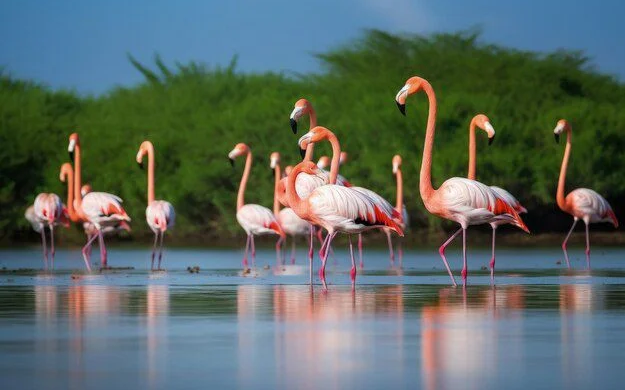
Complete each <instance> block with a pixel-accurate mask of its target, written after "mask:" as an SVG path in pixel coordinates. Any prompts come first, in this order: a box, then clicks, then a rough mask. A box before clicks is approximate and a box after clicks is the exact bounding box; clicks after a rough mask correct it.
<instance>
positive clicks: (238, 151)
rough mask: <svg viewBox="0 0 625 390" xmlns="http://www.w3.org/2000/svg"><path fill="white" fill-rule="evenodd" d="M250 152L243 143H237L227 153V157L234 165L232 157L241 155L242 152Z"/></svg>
mask: <svg viewBox="0 0 625 390" xmlns="http://www.w3.org/2000/svg"><path fill="white" fill-rule="evenodd" d="M249 152H250V148H249V147H248V146H247V145H246V144H244V143H238V144H236V145H235V146H234V149H232V150H231V151H230V153H228V158H229V159H230V164H231V165H232V166H233V167H234V159H235V158H237V157H239V156H242V155H244V154H248V153H249Z"/></svg>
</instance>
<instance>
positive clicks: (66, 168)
mask: <svg viewBox="0 0 625 390" xmlns="http://www.w3.org/2000/svg"><path fill="white" fill-rule="evenodd" d="M73 171H74V168H72V164H70V163H64V164H63V165H61V172H60V174H59V180H61V181H62V182H63V183H65V180H66V178H67V177H68V176H69V175H70V174H71V173H72V172H73Z"/></svg>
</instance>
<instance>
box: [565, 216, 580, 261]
mask: <svg viewBox="0 0 625 390" xmlns="http://www.w3.org/2000/svg"><path fill="white" fill-rule="evenodd" d="M575 225H577V218H574V219H573V226H571V230H569V234H567V235H566V238H565V239H564V242H563V243H562V250H563V251H564V259H565V260H566V267H567V268H569V269H570V268H571V263H569V254H568V253H567V250H566V243H567V242H568V241H569V237H570V236H571V233H573V229H575Z"/></svg>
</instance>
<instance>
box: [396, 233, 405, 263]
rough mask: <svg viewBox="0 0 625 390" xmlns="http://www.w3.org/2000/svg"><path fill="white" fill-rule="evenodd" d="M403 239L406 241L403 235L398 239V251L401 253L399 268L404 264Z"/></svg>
mask: <svg viewBox="0 0 625 390" xmlns="http://www.w3.org/2000/svg"><path fill="white" fill-rule="evenodd" d="M402 241H404V238H403V237H399V239H398V240H397V253H398V254H399V268H403V266H404V250H403V249H402Z"/></svg>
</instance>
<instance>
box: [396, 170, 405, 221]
mask: <svg viewBox="0 0 625 390" xmlns="http://www.w3.org/2000/svg"><path fill="white" fill-rule="evenodd" d="M395 177H396V180H397V201H396V203H395V210H397V211H398V212H399V213H401V212H402V209H403V207H404V178H403V176H402V174H401V168H397V173H396V174H395Z"/></svg>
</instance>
